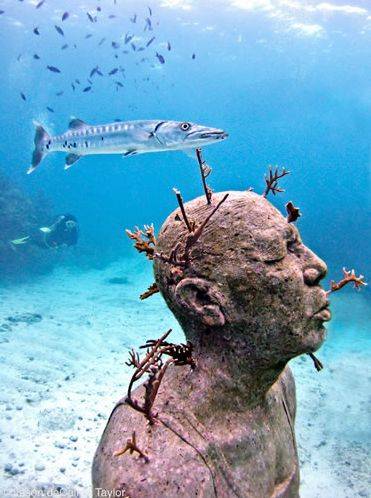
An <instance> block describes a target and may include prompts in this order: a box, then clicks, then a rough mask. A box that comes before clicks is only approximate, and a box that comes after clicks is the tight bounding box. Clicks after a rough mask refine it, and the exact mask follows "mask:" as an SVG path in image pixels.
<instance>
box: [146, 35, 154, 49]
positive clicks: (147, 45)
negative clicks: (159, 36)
mask: <svg viewBox="0 0 371 498" xmlns="http://www.w3.org/2000/svg"><path fill="white" fill-rule="evenodd" d="M155 40H156V37H155V36H152V38H151V39H150V40H148V41H147V43H146V47H149V46H150V45H151V43H153V42H154V41H155Z"/></svg>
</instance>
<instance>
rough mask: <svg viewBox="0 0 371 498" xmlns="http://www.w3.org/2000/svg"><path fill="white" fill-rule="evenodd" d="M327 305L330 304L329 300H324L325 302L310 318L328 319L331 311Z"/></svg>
mask: <svg viewBox="0 0 371 498" xmlns="http://www.w3.org/2000/svg"><path fill="white" fill-rule="evenodd" d="M329 305H330V303H329V301H326V303H325V304H324V305H323V306H321V308H320V309H319V310H318V311H316V312H315V313H314V314H313V315H312V318H315V319H317V320H321V321H322V322H328V321H330V320H331V311H330V309H329Z"/></svg>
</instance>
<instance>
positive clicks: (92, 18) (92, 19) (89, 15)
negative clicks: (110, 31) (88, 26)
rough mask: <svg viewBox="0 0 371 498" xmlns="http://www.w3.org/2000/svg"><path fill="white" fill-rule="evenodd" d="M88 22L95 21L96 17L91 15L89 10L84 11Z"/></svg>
mask: <svg viewBox="0 0 371 498" xmlns="http://www.w3.org/2000/svg"><path fill="white" fill-rule="evenodd" d="M86 15H87V16H88V19H89V21H90V22H96V21H97V18H96V17H93V16H92V15H91V14H90V13H89V12H87V13H86Z"/></svg>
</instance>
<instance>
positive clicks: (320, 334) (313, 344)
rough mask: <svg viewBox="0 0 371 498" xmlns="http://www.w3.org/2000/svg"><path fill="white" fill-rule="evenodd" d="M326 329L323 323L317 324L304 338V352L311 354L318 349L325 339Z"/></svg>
mask: <svg viewBox="0 0 371 498" xmlns="http://www.w3.org/2000/svg"><path fill="white" fill-rule="evenodd" d="M326 332H327V331H326V328H325V326H324V325H323V322H318V323H317V324H316V325H315V326H314V327H312V328H311V329H310V330H309V332H308V333H307V334H306V336H305V337H304V347H305V352H307V353H313V352H314V351H317V349H319V348H320V347H321V346H322V344H323V342H324V341H325V339H326Z"/></svg>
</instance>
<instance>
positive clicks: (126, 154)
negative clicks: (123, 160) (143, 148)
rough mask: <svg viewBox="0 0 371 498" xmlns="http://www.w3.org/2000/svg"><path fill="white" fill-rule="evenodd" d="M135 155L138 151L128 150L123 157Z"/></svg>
mask: <svg viewBox="0 0 371 498" xmlns="http://www.w3.org/2000/svg"><path fill="white" fill-rule="evenodd" d="M135 154H138V151H137V150H136V149H129V150H127V151H126V152H124V154H123V155H124V157H129V156H135Z"/></svg>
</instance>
